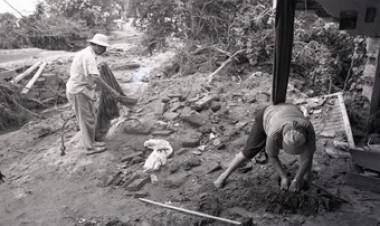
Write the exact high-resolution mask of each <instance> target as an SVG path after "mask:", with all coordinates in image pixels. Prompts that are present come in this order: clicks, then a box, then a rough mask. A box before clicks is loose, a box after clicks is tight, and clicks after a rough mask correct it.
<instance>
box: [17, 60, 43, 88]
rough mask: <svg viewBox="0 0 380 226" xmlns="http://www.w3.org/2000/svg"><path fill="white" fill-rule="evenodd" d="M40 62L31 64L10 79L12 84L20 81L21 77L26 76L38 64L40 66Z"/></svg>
mask: <svg viewBox="0 0 380 226" xmlns="http://www.w3.org/2000/svg"><path fill="white" fill-rule="evenodd" d="M40 64H41V62H37V63H35V64H33V65H32V66H31V67H30V68H28V69H27V70H26V71H24V72H23V73H21V74H19V75H17V76H16V77H15V78H13V79H12V80H11V83H13V84H17V83H18V82H19V81H21V80H22V79H24V78H25V77H26V76H28V75H29V74H30V73H32V72H33V71H34V70H35V69H36V68H38V66H40Z"/></svg>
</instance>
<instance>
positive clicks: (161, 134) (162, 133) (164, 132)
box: [152, 130, 174, 136]
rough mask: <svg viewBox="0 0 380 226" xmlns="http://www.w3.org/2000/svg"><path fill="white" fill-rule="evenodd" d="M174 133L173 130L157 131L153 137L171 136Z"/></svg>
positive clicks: (153, 133)
mask: <svg viewBox="0 0 380 226" xmlns="http://www.w3.org/2000/svg"><path fill="white" fill-rule="evenodd" d="M173 132H174V131H173V130H156V131H153V132H152V135H153V136H169V135H170V134H172V133H173Z"/></svg>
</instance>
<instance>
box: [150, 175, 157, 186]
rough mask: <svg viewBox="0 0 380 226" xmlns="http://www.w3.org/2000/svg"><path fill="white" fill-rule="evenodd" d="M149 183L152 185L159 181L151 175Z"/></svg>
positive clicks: (155, 176)
mask: <svg viewBox="0 0 380 226" xmlns="http://www.w3.org/2000/svg"><path fill="white" fill-rule="evenodd" d="M150 181H151V182H152V184H156V183H157V182H158V181H159V180H158V177H157V175H156V174H151V175H150Z"/></svg>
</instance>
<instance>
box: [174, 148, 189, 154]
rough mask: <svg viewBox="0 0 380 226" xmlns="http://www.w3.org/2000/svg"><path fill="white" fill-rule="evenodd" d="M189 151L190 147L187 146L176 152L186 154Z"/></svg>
mask: <svg viewBox="0 0 380 226" xmlns="http://www.w3.org/2000/svg"><path fill="white" fill-rule="evenodd" d="M188 151H189V149H187V148H181V149H179V150H178V151H177V152H176V155H183V154H185V153H186V152H188Z"/></svg>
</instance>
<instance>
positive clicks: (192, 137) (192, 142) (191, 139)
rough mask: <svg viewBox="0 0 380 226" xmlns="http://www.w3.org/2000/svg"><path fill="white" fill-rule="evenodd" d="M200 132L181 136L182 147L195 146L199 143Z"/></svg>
mask: <svg viewBox="0 0 380 226" xmlns="http://www.w3.org/2000/svg"><path fill="white" fill-rule="evenodd" d="M201 137H202V134H201V133H190V134H187V136H186V137H185V138H183V141H182V146H183V147H189V148H192V147H197V146H199V145H200V141H201Z"/></svg>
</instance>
